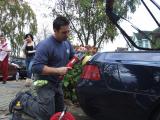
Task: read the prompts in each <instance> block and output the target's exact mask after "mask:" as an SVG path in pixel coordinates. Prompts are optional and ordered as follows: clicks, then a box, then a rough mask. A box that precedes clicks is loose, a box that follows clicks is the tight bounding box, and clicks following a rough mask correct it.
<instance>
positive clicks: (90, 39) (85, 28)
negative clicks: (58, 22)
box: [52, 0, 139, 48]
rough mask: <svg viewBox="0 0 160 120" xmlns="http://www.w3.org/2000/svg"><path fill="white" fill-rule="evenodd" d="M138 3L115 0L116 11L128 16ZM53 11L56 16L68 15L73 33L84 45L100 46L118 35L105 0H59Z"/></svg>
mask: <svg viewBox="0 0 160 120" xmlns="http://www.w3.org/2000/svg"><path fill="white" fill-rule="evenodd" d="M137 4H139V0H115V8H116V9H115V12H116V13H117V14H119V15H121V16H123V17H127V12H128V11H130V12H134V11H135V10H136V5H137ZM52 13H53V16H54V17H55V16H57V15H59V14H60V15H64V16H66V17H68V19H69V20H70V22H71V30H72V33H73V35H74V36H75V38H78V40H79V41H80V43H81V44H82V45H83V46H85V45H89V44H92V45H93V46H94V47H98V48H99V47H100V46H101V44H103V42H108V41H109V40H111V41H113V40H114V38H115V36H116V35H118V33H117V29H116V28H115V26H113V25H112V24H111V22H110V21H109V19H108V18H107V17H106V13H105V3H104V2H103V0H58V2H57V3H56V8H53V12H52Z"/></svg>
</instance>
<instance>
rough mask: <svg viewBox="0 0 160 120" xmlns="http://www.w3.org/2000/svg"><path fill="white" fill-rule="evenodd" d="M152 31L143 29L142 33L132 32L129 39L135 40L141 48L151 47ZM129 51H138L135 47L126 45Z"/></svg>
mask: <svg viewBox="0 0 160 120" xmlns="http://www.w3.org/2000/svg"><path fill="white" fill-rule="evenodd" d="M152 37H153V35H152V31H143V34H142V33H133V36H132V37H131V39H132V40H133V41H134V42H135V44H136V45H137V46H139V47H143V48H151V42H150V41H151V40H152ZM127 46H128V50H129V51H139V49H137V48H135V47H134V46H133V45H127Z"/></svg>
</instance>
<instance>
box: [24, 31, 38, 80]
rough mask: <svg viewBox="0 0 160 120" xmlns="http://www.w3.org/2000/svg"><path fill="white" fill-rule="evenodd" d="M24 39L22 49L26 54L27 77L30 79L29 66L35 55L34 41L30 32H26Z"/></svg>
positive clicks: (30, 66)
mask: <svg viewBox="0 0 160 120" xmlns="http://www.w3.org/2000/svg"><path fill="white" fill-rule="evenodd" d="M24 39H25V40H24V44H23V47H22V50H23V51H24V54H25V56H26V69H27V78H29V79H31V77H32V72H31V68H32V64H33V58H34V55H35V43H34V41H33V36H32V34H26V35H25V37H24Z"/></svg>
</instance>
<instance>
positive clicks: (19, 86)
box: [0, 80, 92, 120]
mask: <svg viewBox="0 0 160 120" xmlns="http://www.w3.org/2000/svg"><path fill="white" fill-rule="evenodd" d="M24 84H25V80H19V81H17V82H16V81H8V82H7V84H2V83H0V120H9V118H10V115H9V114H8V113H9V112H8V105H9V102H10V101H11V99H12V98H13V97H14V96H15V95H16V93H17V92H18V91H22V90H25V89H28V88H26V87H25V85H24ZM67 106H68V111H70V112H71V113H72V114H73V115H74V116H75V118H76V120H92V119H90V118H89V117H88V116H86V115H85V114H84V112H83V111H82V109H81V108H80V107H77V106H75V105H73V104H68V105H67ZM28 120H29V119H28Z"/></svg>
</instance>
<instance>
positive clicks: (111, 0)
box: [106, 0, 160, 50]
mask: <svg viewBox="0 0 160 120" xmlns="http://www.w3.org/2000/svg"><path fill="white" fill-rule="evenodd" d="M113 4H114V0H106V14H107V16H108V17H109V19H110V20H111V22H112V23H113V24H114V25H115V26H116V27H117V28H118V29H119V30H120V32H121V33H122V35H124V36H125V37H126V38H127V39H126V40H128V41H127V42H130V43H131V44H132V45H133V47H135V48H137V49H140V50H160V48H157V49H154V48H143V47H140V46H138V45H136V44H135V42H134V41H133V40H132V39H131V37H130V36H129V35H128V34H127V33H126V32H125V30H124V29H123V28H122V27H121V26H120V25H119V24H118V21H119V20H120V19H121V18H122V17H120V16H118V15H116V14H115V13H114V12H113ZM132 27H133V28H135V27H134V26H133V25H132ZM136 30H138V31H139V32H140V33H141V34H144V35H145V36H146V34H145V33H144V32H142V31H141V30H140V29H138V28H136Z"/></svg>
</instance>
